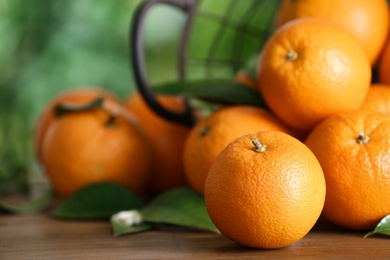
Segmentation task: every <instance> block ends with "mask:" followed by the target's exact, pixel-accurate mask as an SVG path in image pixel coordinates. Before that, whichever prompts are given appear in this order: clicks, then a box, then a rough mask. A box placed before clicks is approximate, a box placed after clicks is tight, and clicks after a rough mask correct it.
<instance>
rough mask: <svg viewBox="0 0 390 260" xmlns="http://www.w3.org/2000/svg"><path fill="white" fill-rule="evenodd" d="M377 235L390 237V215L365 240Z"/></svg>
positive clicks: (366, 235) (365, 236)
mask: <svg viewBox="0 0 390 260" xmlns="http://www.w3.org/2000/svg"><path fill="white" fill-rule="evenodd" d="M377 234H380V235H386V236H390V215H387V216H386V217H384V218H383V219H382V220H381V221H380V222H379V223H378V225H377V226H376V227H375V229H374V230H373V231H371V232H368V233H367V234H365V235H364V238H367V237H369V236H372V235H377Z"/></svg>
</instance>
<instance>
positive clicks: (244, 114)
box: [183, 105, 289, 194]
mask: <svg viewBox="0 0 390 260" xmlns="http://www.w3.org/2000/svg"><path fill="white" fill-rule="evenodd" d="M266 129H272V130H278V131H282V132H285V133H289V130H288V128H287V127H286V126H285V125H284V124H283V123H281V122H280V121H279V120H278V119H277V118H275V117H274V116H273V115H272V114H271V113H269V112H268V111H266V110H264V109H261V108H257V107H252V106H239V105H236V106H229V107H225V108H221V109H219V110H217V111H214V112H213V113H212V114H210V115H209V116H207V117H205V118H203V119H202V120H200V121H198V123H197V124H196V125H195V127H194V128H192V130H191V133H190V135H189V136H188V139H187V141H186V143H185V147H184V154H183V163H184V169H185V174H186V177H187V180H188V182H189V185H190V187H191V188H193V189H194V190H196V191H197V192H199V193H200V194H203V192H204V185H205V181H206V176H207V173H208V172H209V170H210V167H211V164H212V163H213V161H214V159H215V158H216V157H217V156H218V154H219V153H220V152H221V151H222V150H223V148H225V147H226V146H227V145H228V144H229V143H230V142H232V141H233V140H234V139H236V138H238V137H240V136H242V135H244V134H249V133H251V132H257V131H260V130H266Z"/></svg>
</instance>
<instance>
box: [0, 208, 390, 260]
mask: <svg viewBox="0 0 390 260" xmlns="http://www.w3.org/2000/svg"><path fill="white" fill-rule="evenodd" d="M261 257H266V258H270V257H278V258H284V257H285V258H288V259H291V258H302V257H309V258H336V257H337V258H346V257H355V258H375V259H377V258H384V259H390V238H388V237H384V236H375V237H370V238H363V233H362V232H351V231H346V230H341V229H338V228H336V227H335V226H333V225H331V224H329V223H327V222H326V221H324V220H320V221H319V222H318V223H317V225H316V226H315V227H314V228H313V229H312V231H311V232H310V233H309V234H308V235H307V236H306V237H304V238H303V239H302V240H300V241H298V242H296V243H295V244H293V245H291V246H288V247H285V248H282V249H277V250H255V249H248V248H244V247H241V246H239V245H237V244H235V243H234V242H232V241H230V240H229V239H227V238H225V237H223V236H222V235H218V234H213V233H208V232H198V231H189V230H169V229H163V230H158V231H149V232H145V233H139V234H134V235H128V236H122V237H118V238H114V237H113V236H112V234H111V226H110V224H109V222H108V221H64V220H59V219H54V218H52V217H50V216H49V215H48V214H36V215H0V259H3V260H4V259H12V260H15V259H231V258H238V259H258V258H261Z"/></svg>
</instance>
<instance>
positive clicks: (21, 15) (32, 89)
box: [0, 0, 279, 195]
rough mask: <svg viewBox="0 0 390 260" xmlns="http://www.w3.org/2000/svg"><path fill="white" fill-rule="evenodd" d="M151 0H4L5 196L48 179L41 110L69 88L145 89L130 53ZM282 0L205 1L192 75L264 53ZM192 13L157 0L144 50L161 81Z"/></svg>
mask: <svg viewBox="0 0 390 260" xmlns="http://www.w3.org/2000/svg"><path fill="white" fill-rule="evenodd" d="M141 2H142V0H115V1H108V0H67V1H57V0H34V1H25V0H0V68H1V69H0V89H1V92H0V125H1V129H0V195H1V194H4V193H8V192H11V191H13V192H27V191H28V187H29V186H28V180H29V179H30V180H31V179H32V178H35V177H37V178H42V177H43V178H44V175H43V174H42V171H41V168H40V167H39V165H38V163H37V162H36V160H35V157H34V154H33V147H32V138H33V131H34V125H35V122H36V120H37V117H38V116H39V113H40V111H41V110H42V109H43V108H44V107H45V105H46V104H47V103H48V102H49V101H50V100H51V99H52V98H53V97H55V96H56V95H58V94H59V93H60V92H62V91H64V90H67V89H71V88H77V87H80V86H99V87H102V88H105V89H107V90H110V91H111V92H113V93H114V94H116V95H118V96H120V97H123V98H125V97H127V96H128V95H130V94H131V93H132V92H133V91H134V90H135V89H136V86H135V83H134V80H133V74H132V69H131V62H130V54H129V43H130V42H131V40H134V39H129V31H130V27H131V25H132V15H133V13H134V10H135V8H136V7H137V6H138V5H139V4H140V3H141ZM278 3H279V0H263V1H260V0H246V1H245V2H244V1H236V0H200V2H199V5H198V8H197V11H196V12H195V17H194V19H193V21H192V26H191V28H190V31H189V35H188V45H187V48H186V53H185V61H184V66H185V68H186V72H187V79H205V78H213V77H214V78H221V77H222V78H226V77H228V78H229V79H232V75H234V73H236V72H237V71H238V70H239V69H242V68H243V67H244V66H246V63H247V60H248V59H249V58H252V57H253V56H254V55H257V54H258V51H259V50H260V49H261V47H262V45H263V44H264V40H265V39H266V38H267V37H268V36H269V35H270V33H271V31H272V29H273V22H272V21H273V14H274V12H275V10H276V7H277V5H278ZM185 19H186V15H185V14H184V13H183V12H182V11H180V10H177V9H175V8H172V7H170V6H168V5H163V4H162V5H157V6H155V7H153V8H152V9H151V10H150V11H149V12H148V15H147V18H146V23H145V28H144V30H143V31H144V48H145V58H146V69H147V76H148V80H149V82H150V83H151V85H152V86H157V85H159V84H160V83H163V82H166V81H172V80H176V79H178V75H177V74H178V73H177V72H178V70H177V68H178V64H177V60H178V59H177V58H178V53H179V49H180V47H179V46H180V45H179V41H180V37H181V36H182V29H183V25H184V22H185Z"/></svg>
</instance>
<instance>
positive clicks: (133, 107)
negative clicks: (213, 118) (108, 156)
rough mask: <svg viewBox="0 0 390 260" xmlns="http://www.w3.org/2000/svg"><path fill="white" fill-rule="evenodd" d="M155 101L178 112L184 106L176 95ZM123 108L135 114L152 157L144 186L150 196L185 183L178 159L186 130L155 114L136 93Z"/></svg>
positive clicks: (181, 151) (161, 97) (180, 162)
mask: <svg viewBox="0 0 390 260" xmlns="http://www.w3.org/2000/svg"><path fill="white" fill-rule="evenodd" d="M158 100H159V102H161V104H162V105H163V106H164V107H166V108H167V109H171V110H177V111H181V110H183V109H184V108H185V104H184V101H183V99H182V98H180V97H174V96H159V97H158ZM126 107H127V108H128V109H129V110H130V111H131V112H132V113H133V114H134V115H135V116H136V117H137V119H138V121H139V122H140V124H141V126H142V127H143V129H144V130H145V133H146V136H147V139H148V141H149V146H150V149H151V152H152V157H153V165H152V173H151V176H150V180H149V188H148V189H149V192H150V193H151V195H156V194H158V193H161V192H164V191H167V190H169V189H172V188H175V187H180V186H187V181H186V177H185V175H184V169H183V164H182V161H181V158H182V154H183V149H184V143H185V140H186V139H187V136H188V134H189V132H190V129H189V128H188V127H185V126H183V125H179V124H175V123H172V122H169V121H167V120H164V119H163V118H161V117H160V116H158V115H156V114H155V113H154V112H153V111H152V110H151V109H150V108H149V107H148V105H147V104H146V103H145V101H144V100H143V98H142V96H141V95H140V94H138V93H137V94H133V95H132V96H130V97H129V98H128V99H127V101H126Z"/></svg>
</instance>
